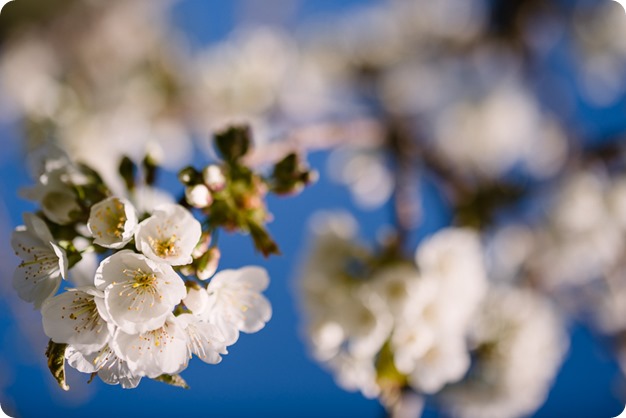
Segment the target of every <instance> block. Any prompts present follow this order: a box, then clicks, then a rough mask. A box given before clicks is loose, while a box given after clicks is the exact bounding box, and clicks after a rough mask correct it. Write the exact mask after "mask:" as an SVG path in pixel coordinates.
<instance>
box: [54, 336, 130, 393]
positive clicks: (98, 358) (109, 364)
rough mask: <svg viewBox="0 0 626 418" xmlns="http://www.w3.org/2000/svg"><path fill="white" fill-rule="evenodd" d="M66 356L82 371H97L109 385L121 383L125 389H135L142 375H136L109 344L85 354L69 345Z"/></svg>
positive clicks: (73, 365)
mask: <svg viewBox="0 0 626 418" xmlns="http://www.w3.org/2000/svg"><path fill="white" fill-rule="evenodd" d="M65 358H66V360H67V362H68V364H69V365H70V366H72V367H73V368H75V369H76V370H78V371H79V372H82V373H89V374H91V373H97V374H98V377H99V378H100V379H102V381H103V382H105V383H107V384H109V385H118V384H119V385H121V386H122V387H123V388H124V389H134V388H136V387H137V386H138V385H139V382H140V381H141V376H137V375H134V374H133V373H132V372H131V371H130V368H129V367H128V363H126V362H125V361H124V360H122V359H120V358H119V357H118V356H117V355H116V354H115V353H114V352H113V350H112V349H111V347H110V346H109V345H108V344H107V345H105V346H104V347H103V348H102V349H101V350H99V351H96V352H94V353H91V354H84V353H83V352H81V351H79V350H77V349H76V348H75V347H73V346H71V345H70V346H68V347H67V350H66V351H65Z"/></svg>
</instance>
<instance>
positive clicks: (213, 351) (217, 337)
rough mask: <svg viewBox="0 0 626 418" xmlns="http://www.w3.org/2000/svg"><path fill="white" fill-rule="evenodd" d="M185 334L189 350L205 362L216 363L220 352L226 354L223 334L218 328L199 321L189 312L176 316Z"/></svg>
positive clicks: (220, 359)
mask: <svg viewBox="0 0 626 418" xmlns="http://www.w3.org/2000/svg"><path fill="white" fill-rule="evenodd" d="M177 319H178V321H179V323H180V324H181V326H182V327H183V329H184V330H185V332H186V334H187V345H188V348H189V351H190V352H191V353H193V354H195V355H196V356H198V358H199V359H200V360H202V361H204V362H205V363H208V364H218V363H219V362H221V361H222V357H221V354H227V353H228V352H227V351H226V343H225V341H224V336H223V335H222V332H221V331H220V330H219V328H218V327H217V326H215V325H213V324H210V323H208V322H203V321H200V320H199V319H198V318H197V317H195V316H193V315H191V314H183V315H180V316H178V317H177Z"/></svg>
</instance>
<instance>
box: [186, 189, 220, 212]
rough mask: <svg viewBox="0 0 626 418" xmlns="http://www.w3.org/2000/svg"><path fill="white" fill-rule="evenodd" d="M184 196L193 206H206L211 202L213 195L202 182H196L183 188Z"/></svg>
mask: <svg viewBox="0 0 626 418" xmlns="http://www.w3.org/2000/svg"><path fill="white" fill-rule="evenodd" d="M185 198H186V199H187V203H189V204H190V205H191V206H193V207H194V208H206V207H207V206H210V205H211V203H213V196H211V192H210V191H209V189H208V188H207V187H206V186H205V185H204V184H196V185H195V186H189V187H186V188H185Z"/></svg>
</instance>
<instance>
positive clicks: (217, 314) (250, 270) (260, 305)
mask: <svg viewBox="0 0 626 418" xmlns="http://www.w3.org/2000/svg"><path fill="white" fill-rule="evenodd" d="M268 284H269V276H268V275H267V272H266V271H265V269H263V268H261V267H256V266H249V267H243V268H240V269H238V270H222V271H220V272H219V273H217V274H216V275H215V276H214V277H213V279H211V282H210V283H209V285H208V287H207V292H208V294H209V309H208V310H207V311H206V313H205V314H204V315H203V316H204V318H205V319H206V320H208V321H209V322H211V323H213V324H215V325H217V326H218V327H219V329H220V331H221V332H222V333H223V334H224V337H225V342H226V344H227V345H230V344H232V343H234V342H235V341H236V340H237V338H238V331H243V332H246V333H254V332H257V331H259V330H260V329H261V328H263V327H264V326H265V323H266V322H268V321H269V320H270V318H271V317H272V306H271V305H270V303H269V301H268V300H267V299H266V298H265V297H264V296H263V295H262V294H261V292H262V291H263V290H265V289H266V288H267V286H268Z"/></svg>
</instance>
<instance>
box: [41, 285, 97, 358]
mask: <svg viewBox="0 0 626 418" xmlns="http://www.w3.org/2000/svg"><path fill="white" fill-rule="evenodd" d="M96 299H99V300H102V292H101V291H98V290H96V289H95V288H83V289H70V290H68V291H67V292H65V293H62V294H60V295H58V296H55V297H53V298H51V299H48V300H47V301H46V302H45V303H44V305H43V307H42V308H41V315H42V317H43V329H44V332H45V333H46V335H47V336H48V337H50V338H51V339H52V341H54V342H56V343H62V344H71V345H73V346H74V347H75V348H76V349H78V350H80V351H81V352H83V353H85V354H90V353H92V352H94V351H98V350H100V349H101V348H102V347H103V346H104V345H105V344H106V343H107V342H108V339H109V331H108V325H107V323H106V321H105V320H104V319H103V318H102V316H101V315H100V313H99V312H98V307H97V303H96Z"/></svg>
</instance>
